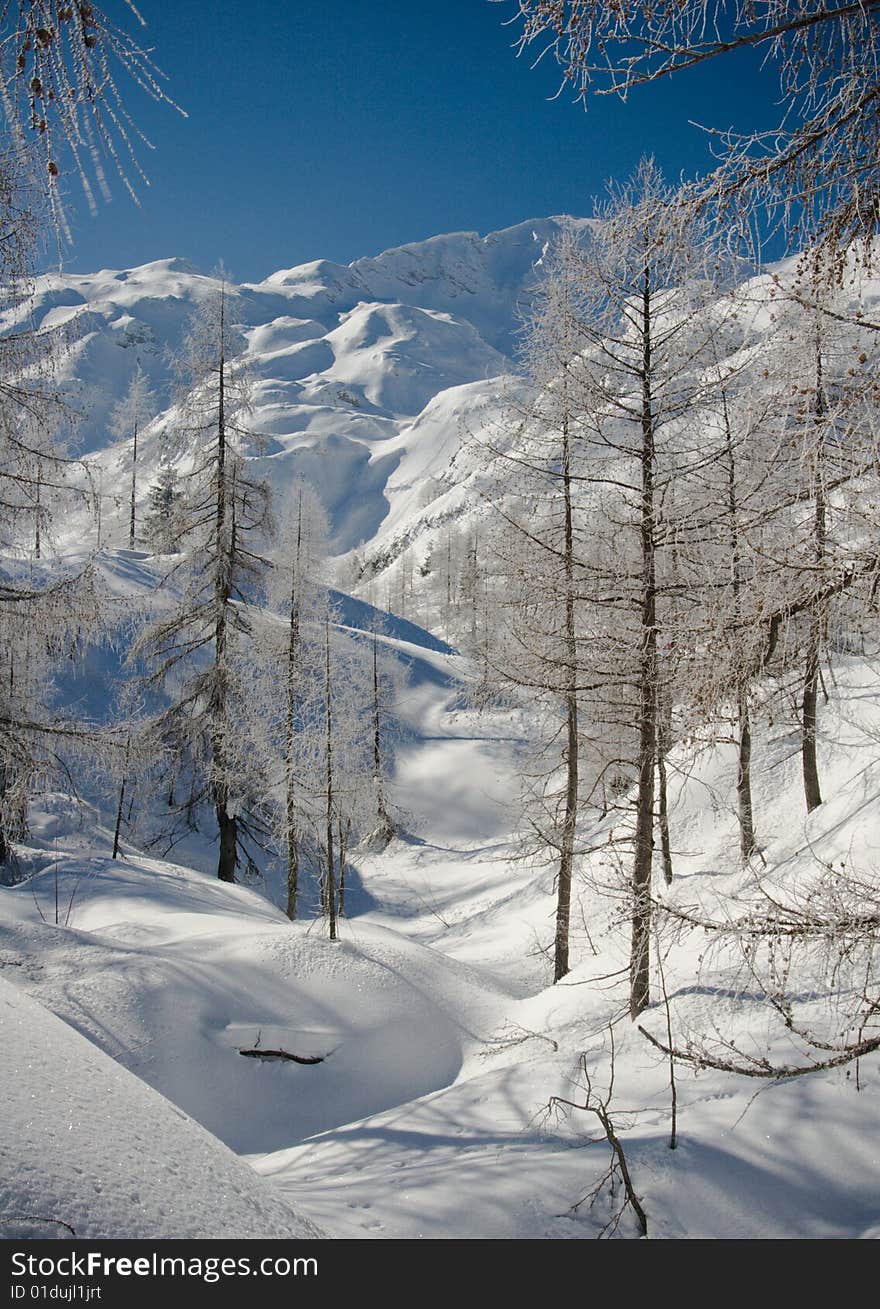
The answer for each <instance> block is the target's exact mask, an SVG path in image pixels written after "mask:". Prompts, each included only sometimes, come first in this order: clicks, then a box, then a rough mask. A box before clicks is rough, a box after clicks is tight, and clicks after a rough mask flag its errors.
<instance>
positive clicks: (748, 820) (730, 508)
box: [721, 389, 757, 863]
mask: <svg viewBox="0 0 880 1309" xmlns="http://www.w3.org/2000/svg"><path fill="white" fill-rule="evenodd" d="M721 403H722V413H723V416H724V431H725V437H726V453H727V513H728V518H729V521H730V558H731V568H732V581H733V617H734V621H735V622H736V623H739V621H740V619H741V617H742V605H741V599H740V597H741V595H742V586H743V577H742V557H741V551H740V526H739V497H738V495H737V481H736V451H735V449H734V444H733V430H732V428H731V425H730V413H729V410H728V408H727V392H726V391H724V390H723V389H722V392H721ZM737 663H738V664H739V663H741V660H738V661H737ZM736 675H737V677H738V678H739V679H740V681H739V685H738V688H737V706H736V707H737V714H736V716H737V725H738V728H739V746H738V760H737V772H736V799H737V811H738V816H739V848H740V852H741V854H742V857H743V862H744V863H745V862H746V861H747V860H749V859H751V857H752V855H753V854H754V853H755V850H756V849H757V846H756V843H755V819H754V810H753V807H752V725H751V718H750V715H749V694H748V687H747V686H746V684H745V683H744V682H743V681H742V680H741V679H742V670H741V668H740V667H737V669H736Z"/></svg>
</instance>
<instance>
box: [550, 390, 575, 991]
mask: <svg viewBox="0 0 880 1309" xmlns="http://www.w3.org/2000/svg"><path fill="white" fill-rule="evenodd" d="M564 403H567V402H565V401H564ZM562 489H563V498H564V505H565V552H564V568H565V574H564V577H565V582H564V585H565V660H566V664H567V667H566V670H565V671H566V681H567V684H568V687H567V691H566V695H565V720H566V746H565V814H564V817H563V823H562V839H561V842H560V852H559V875H558V879H557V888H556V942H555V954H554V964H553V981H554V982H558V981H559V980H560V978H562V977H565V975H566V973H567V972H568V970H569V962H568V948H569V936H570V933H571V877H572V868H573V863H574V846H575V835H576V828H577V800H578V764H579V758H578V698H577V632H576V629H575V609H574V601H575V596H574V529H573V524H572V508H571V448H570V435H569V423H568V413H567V412H566V413H565V414H564V417H563V422H562Z"/></svg>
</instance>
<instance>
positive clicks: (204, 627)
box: [133, 278, 272, 882]
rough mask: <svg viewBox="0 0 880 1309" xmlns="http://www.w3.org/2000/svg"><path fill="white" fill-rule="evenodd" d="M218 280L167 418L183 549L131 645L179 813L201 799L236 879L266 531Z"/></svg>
mask: <svg viewBox="0 0 880 1309" xmlns="http://www.w3.org/2000/svg"><path fill="white" fill-rule="evenodd" d="M231 313H232V305H231V297H230V293H229V290H228V287H227V284H226V281H225V278H221V280H220V281H219V283H218V284H217V286H216V289H215V290H214V291H213V292H212V293H211V294H210V295H209V296H208V297H207V298H206V299H205V300H204V302H203V303H202V304H201V305H200V306H199V308H198V309H197V310H196V311H195V313H194V315H193V318H192V320H191V323H190V328H189V331H188V333H187V335H186V337H185V339H184V342H183V344H182V347H181V353H180V357H179V380H180V383H181V386H182V387H183V391H182V394H181V399H180V401H179V403H178V406H177V411H176V418H175V422H174V429H175V436H176V438H177V442H178V445H179V448H180V450H181V451H182V452H185V456H186V459H187V461H188V465H189V471H188V473H187V475H186V477H185V479H184V482H183V486H182V489H181V499H180V502H179V505H178V510H179V514H180V520H181V522H182V525H183V535H182V539H181V541H180V549H181V551H182V557H181V558H180V560H179V561H178V562H176V563H175V564H174V565H173V567H172V568H171V570H170V572H169V574H168V575H167V577H166V579H165V580H166V584H167V585H168V586H169V587H172V588H174V592H175V594H176V603H175V604H174V605H173V607H172V608H171V610H170V612H166V613H161V612H160V613H159V614H158V616H156V617H155V618H154V620H153V621H152V622H151V623H150V624H149V625H148V626H147V627H146V629H145V631H144V632H143V634H142V635H141V636H140V638H139V640H138V641H137V642H136V644H135V646H134V650H133V658H134V659H136V660H137V659H143V660H144V661H146V663H147V664H148V667H149V673H148V675H147V678H146V681H147V684H148V685H149V686H151V687H153V688H161V689H162V690H163V691H164V693H165V695H166V696H167V699H168V703H167V705H166V707H165V708H164V709H163V710H162V711H161V713H159V715H158V716H157V717H156V718H155V720H154V722H153V725H152V731H153V733H154V736H155V738H156V740H157V742H159V743H161V745H162V746H163V747H164V748H165V749H166V750H169V751H170V752H171V754H172V755H173V756H175V757H176V758H177V759H178V760H179V761H181V764H180V766H185V767H187V768H188V769H189V770H190V775H191V781H192V793H191V796H190V799H189V801H188V808H189V811H190V812H191V813H192V812H193V811H194V810H195V808H196V807H197V806H198V805H200V804H201V803H203V802H206V801H208V802H210V805H211V807H212V809H213V811H214V816H215V819H216V825H217V834H218V842H219V856H218V865H217V875H218V877H219V878H220V879H221V880H222V881H228V882H231V881H234V879H235V869H236V865H237V863H238V853H239V847H243V848H244V849H245V851H246V844H247V840H248V838H256V837H257V835H258V826H257V814H258V812H259V800H260V791H261V785H262V782H261V779H260V778H259V777H255V776H254V773H253V769H254V767H255V765H256V758H255V756H254V753H253V752H252V751H250V750H249V749H248V729H249V722H250V717H251V710H250V707H249V704H248V686H249V678H248V673H247V660H246V647H247V644H248V642H249V641H250V638H251V633H252V621H251V614H250V610H249V605H250V602H252V601H253V599H254V598H255V595H256V593H257V590H258V588H259V586H260V584H261V583H262V581H263V579H264V576H265V573H266V569H267V561H266V559H265V556H264V555H263V553H262V550H263V549H264V548H265V542H266V539H267V537H268V536H269V534H270V532H271V527H272V524H271V513H270V496H269V489H268V486H267V485H266V483H265V482H262V481H260V480H258V479H257V478H255V477H254V476H253V475H252V473H251V471H250V467H249V465H248V462H247V460H246V458H245V456H244V454H243V450H244V449H245V448H249V446H250V443H251V442H252V441H253V436H252V434H251V432H250V431H249V429H248V427H247V425H246V423H247V416H248V413H249V404H250V398H249V397H250V391H249V379H248V374H247V368H246V363H245V360H244V357H243V341H242V338H241V336H240V334H239V333H238V332H237V330H236V329H235V327H234V324H233V322H232V318H231Z"/></svg>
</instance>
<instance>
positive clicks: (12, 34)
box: [0, 0, 186, 227]
mask: <svg viewBox="0 0 880 1309" xmlns="http://www.w3.org/2000/svg"><path fill="white" fill-rule="evenodd" d="M116 3H117V7H120V6H122V7H124V9H125V10H126V11H127V15H128V17H129V18H130V19H134V21H135V22H136V23H137V25H138V27H140V28H145V27H146V22H145V20H144V18H143V17H142V15H141V14H140V13H139V11H138V9H137V8H136V7H135V5H134V4H133V3H132V0H116ZM120 70H121V71H122V72H123V73H124V74H125V75H126V76H127V77H128V78H129V79H131V81H133V82H134V83H135V84H136V85H137V86H139V87H140V88H141V90H143V91H145V92H146V93H147V95H149V96H150V97H151V98H152V99H153V100H156V101H160V102H163V103H165V104H168V105H171V106H172V108H174V109H177V110H178V112H179V113H181V114H183V115H184V116H186V115H185V112H184V110H182V109H181V108H180V106H179V105H177V104H175V102H174V101H173V100H172V99H171V98H170V96H169V95H168V94H167V92H166V91H165V89H164V87H163V82H164V80H165V74H164V73H162V72H161V70H160V69H159V68H158V67H157V66H156V64H155V63H154V62H153V59H152V56H151V52H150V50H149V49H148V48H147V47H146V46H144V45H143V44H141V41H140V40H139V39H137V38H136V37H135V36H133V35H131V34H130V33H129V32H126V31H125V30H124V29H123V28H122V27H120V26H119V25H118V24H117V23H116V22H114V21H113V18H112V17H111V16H110V14H109V13H106V12H105V11H104V10H103V9H101V8H100V7H99V6H98V5H95V4H91V3H87V2H86V0H78V2H77V3H73V4H66V3H64V2H63V0H0V114H2V117H3V119H4V121H5V126H6V129H7V131H8V132H9V133H10V135H11V137H12V141H13V145H14V147H15V148H16V150H17V151H19V152H22V153H25V154H26V153H28V152H33V153H34V154H35V155H36V157H37V158H40V159H41V160H42V163H41V171H42V172H43V174H44V177H43V179H42V183H43V185H47V186H48V187H49V195H50V203H51V204H52V207H53V213H54V216H55V218H56V221H59V222H60V224H61V226H62V227H63V214H62V212H61V210H60V206H59V202H58V197H57V192H56V190H55V185H54V184H55V182H56V179H57V178H58V177H59V175H60V170H61V168H62V166H63V163H64V158H65V156H67V157H68V158H69V159H70V160H71V161H72V164H73V170H74V171H75V173H76V174H77V176H78V177H79V179H80V182H81V184H82V186H83V190H84V191H85V194H86V199H87V201H88V204H89V208H90V209H92V210H93V211H94V209H95V208H96V191H97V195H98V196H100V198H101V199H102V200H104V201H107V200H108V199H109V198H110V186H109V183H108V180H107V176H106V173H105V168H104V164H105V161H106V160H109V161H110V163H111V165H112V167H113V168H114V170H115V171H116V173H117V175H118V177H119V180H120V181H121V182H122V185H123V186H124V187H125V189H126V190H127V191H128V192H129V193H130V195H131V196H132V198H133V199H135V200H136V196H135V191H134V187H133V185H132V181H131V174H132V173H134V174H136V176H137V177H138V178H139V179H140V181H141V182H142V183H144V184H147V179H146V176H145V174H144V172H143V170H142V169H141V167H140V165H139V163H138V159H137V146H138V145H140V146H144V147H146V148H148V149H152V146H151V144H150V142H149V141H148V140H147V138H146V136H144V134H143V133H142V132H141V131H140V130H139V129H138V127H137V126H136V124H135V123H134V122H133V120H132V118H131V115H130V114H129V112H128V110H127V108H126V106H125V102H124V100H123V97H122V94H121V92H120V89H119V85H118V81H117V77H118V73H119V71H120Z"/></svg>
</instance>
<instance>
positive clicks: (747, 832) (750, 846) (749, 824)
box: [736, 687, 757, 862]
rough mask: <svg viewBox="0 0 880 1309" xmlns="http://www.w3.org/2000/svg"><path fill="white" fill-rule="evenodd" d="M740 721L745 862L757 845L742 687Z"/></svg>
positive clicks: (746, 704) (739, 774)
mask: <svg viewBox="0 0 880 1309" xmlns="http://www.w3.org/2000/svg"><path fill="white" fill-rule="evenodd" d="M737 717H738V719H739V763H738V768H737V774H736V799H737V807H738V809H739V844H740V850H741V852H742V857H743V862H746V861H747V860H749V859H751V857H752V855H753V854H754V853H755V850H756V849H757V846H756V844H755V821H754V815H753V812H752V725H751V718H750V714H749V697H748V692H747V691H746V689H745V687H740V691H739V696H738V699H737Z"/></svg>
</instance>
